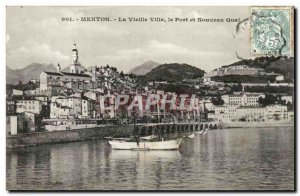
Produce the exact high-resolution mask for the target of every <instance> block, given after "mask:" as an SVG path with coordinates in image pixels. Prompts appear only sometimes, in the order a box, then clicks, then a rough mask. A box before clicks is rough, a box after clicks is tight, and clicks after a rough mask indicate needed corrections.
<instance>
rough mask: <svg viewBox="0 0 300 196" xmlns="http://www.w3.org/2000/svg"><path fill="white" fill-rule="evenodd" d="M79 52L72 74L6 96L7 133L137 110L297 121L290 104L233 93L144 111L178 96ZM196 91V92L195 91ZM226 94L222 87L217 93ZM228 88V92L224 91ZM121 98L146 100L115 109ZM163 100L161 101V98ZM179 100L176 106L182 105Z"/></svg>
mask: <svg viewBox="0 0 300 196" xmlns="http://www.w3.org/2000/svg"><path fill="white" fill-rule="evenodd" d="M78 59H79V55H78V50H77V48H76V44H74V47H73V50H72V63H71V65H70V70H69V72H66V71H62V69H61V66H60V64H59V63H58V65H57V71H56V72H47V71H44V72H42V73H41V74H40V77H39V79H34V80H32V81H31V82H32V83H34V84H39V85H38V86H37V87H36V88H34V89H30V90H17V89H13V91H12V95H11V96H10V97H8V98H7V103H6V106H7V132H8V134H10V135H16V134H17V133H28V132H35V131H41V130H45V131H53V130H68V129H79V128H85V127H93V126H103V124H107V123H116V122H118V123H120V120H124V119H125V121H126V122H125V123H130V119H131V118H130V117H131V116H132V115H133V112H137V113H138V114H139V116H140V117H145V119H146V120H145V122H149V121H152V122H162V121H173V122H174V121H177V122H178V121H179V122H180V121H183V120H194V121H198V120H200V121H203V120H211V121H218V122H231V121H272V120H290V121H292V120H293V113H292V112H288V111H287V106H286V105H272V106H267V107H261V106H260V105H259V99H260V98H265V95H264V94H263V93H246V92H240V93H234V94H229V95H223V96H222V97H221V98H222V100H223V101H224V104H223V105H219V106H217V105H213V103H212V101H211V98H212V97H205V98H204V97H200V96H197V97H196V98H195V99H194V100H193V101H194V102H195V104H194V107H193V108H192V109H190V110H177V111H176V110H175V111H174V110H170V107H169V108H168V107H164V108H162V107H160V106H161V102H158V103H157V104H155V105H152V106H151V107H150V109H149V108H148V109H147V110H146V109H145V107H144V106H145V105H146V103H145V102H146V101H147V97H148V96H149V94H156V95H159V96H160V97H161V98H162V97H163V96H164V95H167V97H168V96H169V97H172V96H174V92H163V91H161V90H158V89H156V88H155V85H151V84H148V85H147V86H145V87H143V88H138V86H137V81H136V79H135V78H134V77H130V75H125V74H121V73H119V72H118V71H117V69H116V68H114V67H110V66H108V65H107V66H94V67H90V68H89V69H86V68H85V67H84V66H82V65H81V64H80V62H79V60H78ZM241 70H244V72H245V73H248V74H249V73H250V74H257V73H259V72H260V70H258V69H254V68H249V67H245V66H235V67H231V68H230V69H229V68H228V69H225V68H224V69H221V70H217V71H216V74H217V75H218V74H220V73H219V72H224V73H223V74H227V73H236V72H239V73H240V71H241ZM196 89H197V88H196ZM222 90H224V87H223V86H220V87H218V91H222ZM225 90H226V89H225ZM118 94H125V95H129V99H131V100H132V99H134V97H135V96H136V95H139V96H140V97H141V98H142V105H143V107H142V109H139V110H138V111H134V110H128V107H129V104H130V101H128V104H124V105H123V106H122V107H121V108H118V109H116V108H115V105H116V97H117V95H118ZM282 99H285V100H286V101H287V102H293V100H292V97H291V96H282ZM162 100H163V99H162ZM181 101H182V100H180V99H177V100H176V104H177V106H179V105H180V104H181ZM190 102H191V98H190V97H187V98H185V101H184V104H185V105H189V104H190Z"/></svg>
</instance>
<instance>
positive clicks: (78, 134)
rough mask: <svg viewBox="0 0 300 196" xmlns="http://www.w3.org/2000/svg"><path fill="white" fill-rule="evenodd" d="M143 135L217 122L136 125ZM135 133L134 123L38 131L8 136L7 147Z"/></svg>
mask: <svg viewBox="0 0 300 196" xmlns="http://www.w3.org/2000/svg"><path fill="white" fill-rule="evenodd" d="M136 127H137V131H138V132H139V134H140V135H141V136H146V135H151V134H157V133H166V134H168V133H175V132H179V133H180V132H188V131H197V130H202V129H205V128H211V129H212V128H217V127H218V124H217V123H215V122H204V123H200V122H199V123H176V124H174V123H159V124H139V125H136ZM132 134H133V125H105V126H103V127H93V128H85V129H73V130H67V131H51V132H48V131H47V132H36V133H30V134H20V135H16V136H9V137H7V138H6V148H18V147H26V146H35V145H42V144H50V143H62V142H74V141H81V140H93V139H103V138H104V137H110V136H113V137H127V136H129V135H132Z"/></svg>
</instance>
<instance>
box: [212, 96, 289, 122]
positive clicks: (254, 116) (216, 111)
mask: <svg viewBox="0 0 300 196" xmlns="http://www.w3.org/2000/svg"><path fill="white" fill-rule="evenodd" d="M260 98H265V94H263V93H246V92H239V93H233V94H231V95H223V96H222V100H223V101H224V104H223V105H219V106H215V105H212V104H211V105H209V111H210V112H209V113H208V118H209V119H212V120H214V121H218V122H236V121H241V122H243V121H247V122H259V121H261V122H274V121H288V122H291V121H293V120H294V112H293V111H288V108H287V105H279V104H274V105H268V106H265V107H263V106H261V105H260V104H259V99H260ZM281 99H282V100H284V101H285V102H286V103H292V102H293V100H292V99H293V97H292V96H282V97H281Z"/></svg>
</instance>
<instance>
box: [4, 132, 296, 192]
mask: <svg viewBox="0 0 300 196" xmlns="http://www.w3.org/2000/svg"><path fill="white" fill-rule="evenodd" d="M293 142H294V133H293V129H292V128H268V129H223V130H213V131H209V132H208V134H206V135H196V136H195V138H194V139H189V140H185V141H184V142H183V143H182V145H181V146H180V149H179V151H126V150H124V151H119V150H111V149H110V148H109V145H108V143H107V142H106V141H99V140H94V141H82V142H74V143H66V144H55V145H44V146H36V147H29V148H24V149H18V150H8V152H7V188H8V189H11V190H20V189H21V190H25V189H30V190H45V189H50V190H74V189H75V190H78V189H89V190H115V189H116V190H119V189H122V190H181V189H197V190H245V189H252V190H261V189H263V190H272V189H280V190H283V189H293V187H294V143H293Z"/></svg>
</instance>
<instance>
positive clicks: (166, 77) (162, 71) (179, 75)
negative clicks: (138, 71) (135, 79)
mask: <svg viewBox="0 0 300 196" xmlns="http://www.w3.org/2000/svg"><path fill="white" fill-rule="evenodd" d="M204 73H205V71H204V70H201V69H199V68H197V67H194V66H191V65H188V64H178V63H171V64H162V65H159V66H158V67H156V68H154V69H152V70H151V71H150V72H148V73H147V74H145V75H144V79H145V80H147V81H152V80H157V81H182V80H183V79H194V78H201V77H203V75H204Z"/></svg>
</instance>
